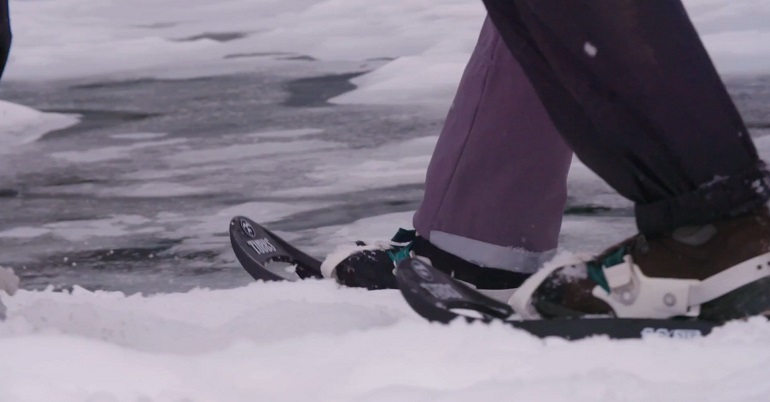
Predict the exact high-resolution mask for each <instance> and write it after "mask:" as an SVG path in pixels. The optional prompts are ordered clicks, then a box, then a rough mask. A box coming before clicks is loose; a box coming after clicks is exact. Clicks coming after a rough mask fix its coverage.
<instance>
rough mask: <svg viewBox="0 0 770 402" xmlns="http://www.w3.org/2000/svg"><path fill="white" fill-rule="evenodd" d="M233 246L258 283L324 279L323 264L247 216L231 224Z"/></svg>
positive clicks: (234, 219) (238, 217) (237, 255)
mask: <svg viewBox="0 0 770 402" xmlns="http://www.w3.org/2000/svg"><path fill="white" fill-rule="evenodd" d="M230 243H231V244H232V246H233V251H234V252H235V256H236V257H237V258H238V262H240V263H241V265H242V266H243V268H244V269H245V270H246V271H247V272H248V273H249V274H250V275H251V276H252V277H254V279H256V280H264V281H281V280H288V281H296V280H300V279H306V278H322V277H323V276H322V275H321V261H318V260H317V259H315V258H313V257H311V256H309V255H307V254H305V253H304V252H302V251H300V250H299V249H297V248H296V247H294V246H292V245H291V244H289V243H288V242H287V241H285V240H283V239H282V238H280V237H279V236H277V235H276V234H274V233H273V232H271V231H269V230H267V229H265V228H264V227H262V226H261V225H259V224H258V223H256V222H254V221H252V220H251V219H249V218H246V217H243V216H236V217H235V218H233V219H232V220H231V221H230Z"/></svg>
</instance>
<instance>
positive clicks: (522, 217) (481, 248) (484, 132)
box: [414, 19, 572, 273]
mask: <svg viewBox="0 0 770 402" xmlns="http://www.w3.org/2000/svg"><path fill="white" fill-rule="evenodd" d="M571 157H572V151H571V150H570V149H569V147H568V146H567V144H566V143H565V142H564V141H563V140H562V138H561V137H560V136H559V133H558V132H557V131H556V128H555V127H554V125H553V123H551V120H550V119H549V117H548V114H547V112H546V110H545V108H544V107H543V105H542V104H541V102H540V100H539V99H538V96H537V94H536V93H535V90H534V88H533V87H532V85H531V84H530V82H529V81H528V80H527V77H526V75H525V74H524V72H523V71H522V69H521V67H520V66H519V64H518V63H517V62H516V60H515V59H514V58H513V56H512V55H511V52H510V51H509V50H508V48H507V47H506V45H505V43H504V42H503V41H502V40H501V38H500V35H499V34H498V33H497V30H496V29H495V27H494V25H493V24H492V22H491V21H490V20H489V19H487V20H486V21H485V22H484V25H483V27H482V30H481V35H480V37H479V40H478V43H477V45H476V48H475V50H474V52H473V54H472V56H471V59H470V61H469V63H468V65H467V67H466V69H465V73H464V75H463V77H462V80H461V82H460V86H459V89H458V91H457V95H456V97H455V100H454V104H453V105H452V108H451V109H450V110H449V114H448V116H447V118H446V122H445V124H444V128H443V130H442V132H441V135H440V136H439V140H438V144H437V145H436V150H435V151H434V153H433V157H432V159H431V162H430V165H429V167H428V172H427V177H426V182H425V197H424V199H423V201H422V204H421V205H420V207H419V209H418V210H417V212H416V214H415V216H414V227H415V228H416V229H417V231H418V233H419V234H420V235H421V236H423V237H426V238H428V239H429V240H430V241H431V243H433V244H434V245H436V246H437V247H439V248H442V249H444V250H445V251H448V252H450V253H452V254H455V255H457V256H459V257H461V258H464V259H465V260H468V261H471V262H474V263H476V264H479V265H481V266H486V267H493V268H501V269H507V270H512V271H517V272H527V273H528V272H534V271H535V270H537V268H538V267H539V266H540V265H541V264H542V262H544V260H547V259H549V258H550V257H551V256H552V254H553V251H554V250H555V248H556V246H557V241H558V236H559V230H560V227H561V220H562V214H563V211H564V204H565V202H566V178H567V172H568V170H569V165H570V161H571Z"/></svg>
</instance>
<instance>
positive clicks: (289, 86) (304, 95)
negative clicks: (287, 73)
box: [283, 71, 368, 107]
mask: <svg viewBox="0 0 770 402" xmlns="http://www.w3.org/2000/svg"><path fill="white" fill-rule="evenodd" d="M367 72H368V71H366V72H355V73H344V74H328V75H321V76H318V77H309V78H300V79H298V80H293V81H289V82H287V83H286V84H285V85H284V88H285V89H286V91H287V92H288V93H289V97H288V98H287V99H286V100H285V101H284V102H283V105H285V106H291V107H314V106H315V107H318V106H332V104H331V103H329V102H328V100H329V99H331V98H333V97H335V96H338V95H342V94H344V93H345V92H349V91H352V90H354V89H356V88H357V87H356V86H355V85H354V84H353V83H351V82H350V80H352V79H353V78H356V77H358V76H360V75H363V74H366V73H367Z"/></svg>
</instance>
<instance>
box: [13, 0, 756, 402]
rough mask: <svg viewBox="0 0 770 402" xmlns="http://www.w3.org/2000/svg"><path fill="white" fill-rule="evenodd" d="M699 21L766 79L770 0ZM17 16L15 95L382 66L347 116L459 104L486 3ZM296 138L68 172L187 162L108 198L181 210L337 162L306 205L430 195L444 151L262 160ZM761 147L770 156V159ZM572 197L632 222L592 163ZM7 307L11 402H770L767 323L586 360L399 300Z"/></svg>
mask: <svg viewBox="0 0 770 402" xmlns="http://www.w3.org/2000/svg"><path fill="white" fill-rule="evenodd" d="M685 3H686V5H687V7H688V9H689V11H690V12H691V14H692V16H693V19H694V22H695V24H696V25H697V27H698V29H699V31H700V32H701V34H702V35H703V39H704V41H705V43H706V45H707V47H708V48H709V49H710V50H711V52H712V56H713V58H714V60H715V61H716V62H717V65H718V67H719V69H720V71H721V72H723V73H749V72H768V71H770V25H769V24H767V21H770V0H741V1H740V2H737V1H733V2H730V1H726V0H686V1H685ZM11 13H12V19H13V26H14V33H15V37H14V48H13V52H12V54H11V61H10V65H9V67H8V71H7V73H8V74H7V78H8V79H9V80H17V81H18V80H41V79H62V78H80V79H83V78H89V77H95V79H99V78H100V77H109V78H110V79H116V77H117V78H126V77H162V78H183V77H191V76H204V75H212V74H229V73H232V72H243V71H252V70H253V69H254V68H256V67H259V66H261V65H262V64H264V63H281V59H282V58H285V57H289V56H298V55H299V56H302V55H306V56H311V57H313V58H316V59H318V60H319V62H322V63H329V64H332V65H335V66H336V67H335V68H342V69H363V70H368V69H369V68H370V66H371V64H368V63H369V62H371V60H368V59H372V58H378V59H380V58H386V60H385V61H384V66H383V67H382V68H379V69H377V70H375V71H373V72H371V73H369V74H366V75H363V76H361V77H359V78H356V79H355V80H354V82H355V83H356V84H357V85H358V86H359V89H358V90H356V91H353V92H349V93H347V94H344V95H342V96H340V97H338V98H336V100H335V101H336V102H340V103H377V102H379V103H394V102H395V103H405V102H415V103H428V104H437V105H439V106H440V105H446V104H448V102H449V101H450V99H451V96H452V94H453V93H454V90H455V88H456V85H457V80H458V78H459V75H460V74H461V72H462V69H463V67H464V63H465V61H466V60H467V57H468V55H469V53H470V50H471V49H472V47H473V45H474V43H475V40H476V36H477V31H478V28H479V26H480V24H481V21H482V19H483V16H484V11H483V8H482V7H481V4H480V2H478V1H470V0H442V1H440V2H438V1H436V0H391V1H386V2H379V3H377V2H371V1H368V0H222V1H216V2H211V1H208V0H206V1H204V0H184V1H183V0H131V1H128V0H124V1H113V2H105V1H98V0H34V1H33V0H14V1H12V2H11ZM599 51H600V50H599ZM84 60H88V62H87V63H84V62H83V61H84ZM334 63H337V64H334ZM340 66H341V67H340ZM362 66H363V67H362ZM322 68H326V67H319V69H322ZM0 117H1V118H2V127H1V128H0V153H2V152H4V151H5V150H7V149H11V147H17V146H22V145H24V144H28V143H30V142H33V141H35V140H36V139H38V138H40V137H41V136H42V135H44V134H45V133H47V132H50V131H52V130H55V129H59V128H64V127H67V126H69V125H71V124H73V123H75V122H76V121H77V118H76V117H73V116H64V115H59V114H51V113H40V112H37V111H34V110H31V109H28V108H24V107H20V106H17V105H13V104H9V103H7V102H0ZM286 133H287V132H282V133H276V132H266V133H254V134H253V135H252V136H251V137H253V139H254V140H255V143H254V144H247V145H243V146H240V147H228V146H227V145H224V144H226V142H227V139H226V138H225V139H223V141H224V142H223V143H222V144H218V145H215V146H213V147H209V148H207V149H206V150H205V151H199V150H195V149H185V148H184V145H185V144H184V141H183V140H178V139H166V138H164V137H165V136H166V135H165V134H164V133H125V134H117V135H114V136H113V137H112V138H114V139H115V140H122V141H125V143H121V144H118V145H114V146H110V147H103V148H101V149H97V150H90V151H74V150H68V151H61V152H57V153H54V154H53V155H51V156H52V157H54V158H56V159H57V160H60V161H63V162H68V163H76V164H79V165H89V164H99V163H102V162H105V161H115V160H121V159H126V158H130V157H134V156H136V155H137V154H141V153H144V152H150V151H154V150H156V149H174V150H175V151H179V152H175V153H173V154H171V153H169V154H167V155H164V156H163V160H164V161H166V162H168V164H169V165H170V168H169V169H167V170H162V171H160V170H141V171H137V172H131V173H127V174H126V176H125V177H126V178H133V179H135V180H137V181H142V180H144V181H147V182H146V183H137V184H136V185H134V186H128V187H125V188H121V189H114V190H107V191H103V192H101V193H99V194H97V195H98V196H111V195H120V196H134V197H173V196H179V195H191V194H205V193H206V192H208V191H214V189H210V188H206V187H195V186H190V185H182V184H179V183H174V182H173V180H172V179H174V178H175V177H177V176H182V175H189V174H198V173H209V172H215V171H216V170H217V169H221V168H222V165H221V164H222V163H225V162H226V161H229V160H232V159H236V160H242V159H247V158H251V157H253V156H254V155H267V154H270V155H271V156H276V155H277V158H278V159H271V160H270V161H269V163H275V161H278V162H282V161H283V160H282V159H280V158H281V156H282V155H284V154H286V155H289V154H295V153H296V152H298V151H301V152H310V151H314V152H324V153H325V154H324V155H325V158H324V159H323V161H322V163H319V164H318V165H317V166H316V167H315V169H314V170H313V172H312V173H311V174H310V175H309V178H310V179H313V180H314V181H315V184H314V187H300V188H295V189H289V190H283V192H282V193H280V194H275V195H283V196H289V195H291V196H302V195H310V194H329V193H335V192H345V191H357V190H361V189H368V188H371V187H373V186H380V187H381V186H390V185H396V184H414V183H419V182H421V181H422V180H423V178H424V169H425V166H426V165H427V161H428V158H429V155H430V151H431V149H432V147H433V144H434V143H435V137H425V138H418V139H414V140H408V141H404V142H401V143H391V144H387V145H383V146H381V147H379V148H375V149H370V150H366V151H361V152H359V153H357V155H355V156H352V157H342V156H343V155H348V154H349V152H346V151H347V149H346V148H345V146H344V144H337V143H334V142H330V141H322V140H319V139H315V138H304V137H305V136H310V135H313V134H316V133H318V131H316V130H313V129H307V130H296V131H293V132H291V133H289V136H290V137H292V139H291V141H292V142H291V143H290V144H289V143H284V142H276V143H267V144H265V143H262V142H260V141H264V140H270V139H271V138H272V137H275V138H278V137H280V138H283V139H285V138H286V135H285V134H286ZM766 138H770V137H766ZM757 145H758V148H759V149H760V153H761V154H762V155H763V156H765V157H767V156H770V141H768V140H767V139H760V140H758V141H757ZM378 155H384V156H382V157H381V158H378V157H377V156H378ZM392 155H398V158H392ZM253 168H254V166H253V165H246V166H243V169H244V170H247V169H253ZM383 171H387V172H389V175H387V176H385V177H383V176H382V172H383ZM236 173H238V172H236ZM373 180H374V182H376V184H373V183H374V182H373ZM570 194H571V196H575V197H576V198H578V199H580V200H581V201H583V202H589V203H596V204H600V205H608V206H612V207H614V208H620V207H624V206H628V202H627V201H625V200H623V199H621V198H620V197H618V196H617V195H615V194H614V192H612V191H611V190H610V189H609V188H608V187H607V186H606V185H604V184H603V183H602V182H601V181H600V180H598V179H597V178H596V176H595V175H594V174H593V173H591V172H590V171H588V170H587V169H586V168H585V167H584V166H583V165H582V164H581V163H580V162H579V161H576V162H574V163H573V167H572V170H571V172H570ZM319 206H322V205H319V203H317V202H315V203H313V204H312V205H311V204H303V203H294V204H286V203H269V202H253V203H244V204H240V205H236V206H231V207H227V208H222V209H220V210H216V211H213V212H212V213H210V214H209V215H201V216H199V217H197V218H196V219H197V220H196V219H194V220H192V221H190V219H189V217H187V216H185V215H184V214H182V213H173V212H163V213H159V214H157V215H156V216H149V217H147V216H141V215H130V214H122V215H121V214H116V215H111V216H106V217H103V218H100V219H92V220H71V221H65V222H58V223H49V224H43V225H40V226H37V227H17V228H11V229H8V230H5V231H3V232H0V237H3V238H16V239H22V240H23V239H46V238H51V237H53V238H63V239H65V240H69V241H73V242H74V241H90V242H94V243H97V242H99V241H100V240H102V239H109V238H112V237H125V236H132V235H138V234H142V233H158V232H162V231H168V230H169V227H171V228H172V229H171V230H172V231H176V232H177V233H176V234H177V235H178V236H179V237H185V241H184V242H182V243H181V244H180V245H178V246H176V248H175V249H174V250H172V251H171V252H176V251H178V250H180V249H184V248H186V247H189V248H191V249H197V247H199V246H200V245H201V244H216V247H220V248H221V249H222V250H223V252H225V250H226V249H227V248H228V247H229V245H228V244H227V243H226V239H225V238H223V237H221V236H220V237H217V234H218V233H221V232H222V231H223V229H222V222H223V221H226V220H227V219H229V218H230V217H231V216H232V215H235V214H245V215H248V216H250V217H252V218H254V219H255V220H257V221H268V220H276V219H280V218H283V217H287V216H290V215H292V214H294V213H297V212H302V211H307V210H312V209H315V208H318V207H319ZM410 216H411V213H409V212H406V213H399V214H388V215H385V216H378V217H372V218H367V219H364V220H360V221H357V222H355V223H353V224H351V225H346V226H335V227H323V228H318V229H312V230H307V231H302V232H297V233H285V234H286V235H287V236H288V237H290V238H293V237H297V236H315V237H319V238H324V239H325V240H324V241H325V243H323V244H319V245H318V247H319V249H321V248H325V249H327V250H328V249H331V248H332V247H333V246H334V245H337V244H341V243H344V242H348V241H351V240H354V239H363V240H367V241H372V240H377V239H384V238H387V237H389V236H390V235H392V233H393V231H394V227H396V226H408V224H409V220H410ZM596 221H597V220H596V219H594V218H571V219H569V220H567V221H566V222H565V224H564V228H563V229H564V230H563V234H562V242H563V243H567V244H570V243H572V244H578V242H579V243H580V244H584V245H591V246H592V245H593V244H599V243H602V242H604V241H605V240H606V238H607V236H608V233H610V236H614V237H617V238H622V237H623V236H626V235H627V234H629V233H631V232H633V224H632V222H630V220H628V219H626V220H608V221H606V222H603V223H602V224H597V223H596ZM175 225H176V226H175ZM191 233H194V234H191ZM172 234H173V233H172ZM282 234H284V233H282ZM46 236H48V237H46ZM316 251H317V250H316ZM0 297H2V298H3V301H4V303H5V304H7V306H8V320H7V321H5V322H2V323H0V402H5V401H9V402H17V401H18V402H25V401H64V402H66V401H88V402H107V401H110V402H111V401H142V402H145V401H174V402H178V401H372V402H373V401H469V400H481V401H484V400H493V401H496V400H513V401H569V402H581V401H613V402H614V401H645V402H646V401H650V400H657V401H714V402H723V401H758V402H759V401H762V402H765V401H767V400H768V399H769V398H770V383H768V382H767V381H766V378H765V372H766V371H767V368H768V367H770V336H769V335H770V325H768V324H767V323H764V322H760V321H751V322H748V323H736V324H731V325H729V326H728V327H727V328H724V329H721V330H717V331H716V332H715V333H714V334H713V335H711V336H709V337H707V338H704V339H698V340H689V341H682V340H671V339H657V338H649V339H645V340H637V341H609V340H607V339H605V338H601V337H599V338H594V339H589V340H584V341H578V342H572V343H569V342H565V341H562V340H558V339H549V340H545V341H543V340H538V339H535V338H533V337H531V336H529V335H527V334H525V333H522V332H519V331H515V330H511V329H509V328H505V327H502V326H498V325H492V326H484V325H475V326H469V325H462V324H456V325H452V326H449V327H447V326H440V325H431V324H428V323H426V322H425V321H424V320H423V319H421V318H420V317H418V316H416V315H415V314H414V313H413V312H412V311H411V310H410V309H409V307H408V306H407V305H406V304H405V303H404V301H403V299H402V298H401V296H400V295H399V294H398V293H397V292H395V291H377V292H367V291H363V290H357V289H346V288H339V287H337V286H336V285H335V284H334V283H332V282H330V281H308V282H302V283H255V284H252V285H249V286H247V287H243V288H238V289H230V290H206V289H197V290H193V291H191V292H188V293H176V294H159V295H152V296H144V295H140V294H136V295H130V296H126V295H123V294H121V293H117V292H95V293H92V292H88V291H86V290H84V289H82V288H75V290H74V291H73V292H72V293H67V292H54V291H52V290H46V291H41V292H32V291H20V292H18V293H17V294H16V295H15V296H14V297H7V296H5V295H2V296H0Z"/></svg>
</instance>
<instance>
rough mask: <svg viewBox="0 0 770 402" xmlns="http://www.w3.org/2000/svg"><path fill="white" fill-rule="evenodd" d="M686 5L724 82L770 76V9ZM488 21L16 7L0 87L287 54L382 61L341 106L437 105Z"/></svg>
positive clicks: (369, 9) (351, 11)
mask: <svg viewBox="0 0 770 402" xmlns="http://www.w3.org/2000/svg"><path fill="white" fill-rule="evenodd" d="M685 5H686V6H687V8H688V10H689V12H690V14H691V16H692V19H693V21H694V23H695V25H696V27H697V28H698V29H699V32H700V33H701V35H702V37H703V40H704V42H705V44H706V46H707V48H708V49H709V50H710V52H711V55H712V58H713V59H714V60H715V61H716V63H717V66H718V67H719V69H720V71H721V72H723V73H747V72H763V71H764V72H766V71H769V70H770V40H768V35H770V27H768V25H767V24H766V21H768V20H770V1H768V0H746V1H741V2H730V1H726V0H686V1H685ZM82 10H88V13H84V12H82ZM150 10H151V11H150ZM484 14H485V13H484V9H483V6H482V4H481V2H478V1H466V0H444V1H442V2H440V3H436V2H435V1H433V0H393V1H388V2H384V3H377V4H372V3H371V2H369V1H366V0H282V1H277V0H258V1H247V0H229V1H226V2H218V3H216V4H213V3H210V2H208V3H207V2H203V1H198V0H196V1H181V0H135V1H122V2H109V3H103V2H99V1H96V0H39V1H16V2H13V4H11V15H12V19H13V25H14V32H15V36H14V40H15V42H14V50H13V52H12V53H11V60H10V63H9V66H8V71H7V77H8V79H11V80H34V79H52V78H68V77H69V78H73V77H89V76H99V75H114V74H123V75H129V76H143V77H146V76H151V77H187V76H200V75H211V74H226V73H232V72H238V71H251V70H252V69H253V68H254V66H255V65H264V64H265V63H271V62H275V61H276V60H280V59H281V58H285V57H287V55H307V56H311V57H312V58H313V59H316V60H320V61H322V62H348V63H349V64H347V65H348V68H353V67H352V66H355V65H362V63H366V62H367V60H370V59H374V58H379V59H382V58H386V59H392V61H391V62H389V63H387V64H386V65H385V67H383V68H381V69H379V70H377V71H375V72H373V73H371V74H369V75H367V76H363V77H360V78H357V79H356V80H354V82H355V83H356V84H357V85H359V86H360V89H359V90H358V91H354V92H352V93H349V94H345V95H343V96H341V97H339V98H337V99H336V101H337V102H344V103H403V102H416V103H430V102H435V101H440V102H443V103H442V105H443V104H446V103H447V102H448V101H449V100H448V97H447V95H451V93H453V92H454V89H455V87H456V84H457V80H458V78H459V76H460V74H461V73H462V69H463V67H464V64H465V62H466V61H467V59H468V56H469V54H470V51H471V50H472V49H473V46H474V43H475V40H476V36H477V34H478V30H479V27H480V25H481V21H482V20H483V18H484ZM249 55H253V56H252V57H248V56H249ZM234 56H239V57H234ZM84 60H88V62H87V63H84V62H83V61H84ZM51 66H56V68H51Z"/></svg>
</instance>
